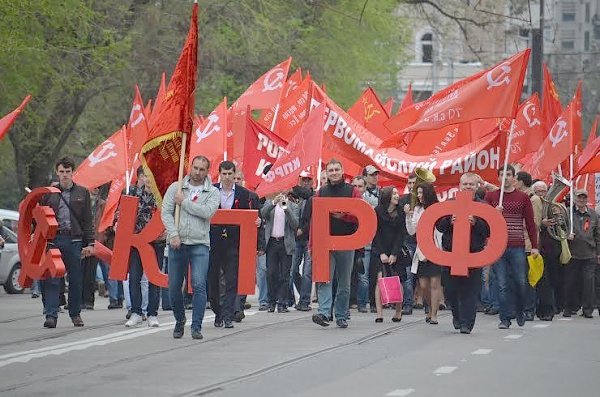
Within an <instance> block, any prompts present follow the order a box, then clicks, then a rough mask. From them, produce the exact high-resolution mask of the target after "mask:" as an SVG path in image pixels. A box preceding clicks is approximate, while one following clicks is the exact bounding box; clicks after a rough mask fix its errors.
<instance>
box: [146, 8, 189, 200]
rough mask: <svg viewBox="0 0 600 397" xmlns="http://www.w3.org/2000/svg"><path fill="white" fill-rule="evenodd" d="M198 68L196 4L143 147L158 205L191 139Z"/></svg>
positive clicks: (176, 174)
mask: <svg viewBox="0 0 600 397" xmlns="http://www.w3.org/2000/svg"><path fill="white" fill-rule="evenodd" d="M197 69H198V3H194V6H193V8H192V18H191V22H190V29H189V31H188V35H187V38H186V41H185V44H184V46H183V49H182V51H181V55H180V56H179V60H178V61H177V65H176V66H175V71H174V72H173V76H171V80H170V81H169V86H168V88H167V91H166V94H165V96H164V100H162V101H160V103H159V102H158V101H159V99H157V104H156V105H155V107H154V111H153V112H152V116H153V117H152V118H153V120H152V121H151V123H150V126H149V128H150V131H149V133H148V139H149V140H148V142H147V143H146V144H145V145H144V147H143V148H142V164H143V165H144V168H145V169H146V171H147V174H148V177H149V178H150V181H151V184H150V186H151V188H152V191H153V193H154V197H155V198H156V201H157V204H158V205H159V206H160V205H161V204H162V196H163V194H164V193H165V192H166V190H167V188H168V187H169V185H170V184H171V183H172V182H173V181H176V180H177V179H178V174H179V162H180V155H181V147H182V138H183V134H187V138H188V139H189V138H190V135H191V132H192V126H193V117H194V92H195V90H196V78H197ZM183 161H185V160H183Z"/></svg>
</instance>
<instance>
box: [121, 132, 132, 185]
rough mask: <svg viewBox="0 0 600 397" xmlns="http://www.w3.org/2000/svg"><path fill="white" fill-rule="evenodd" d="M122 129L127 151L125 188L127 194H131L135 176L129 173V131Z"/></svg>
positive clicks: (124, 146)
mask: <svg viewBox="0 0 600 397" xmlns="http://www.w3.org/2000/svg"><path fill="white" fill-rule="evenodd" d="M122 128H123V133H122V134H121V135H123V150H125V188H126V189H127V190H126V192H127V194H129V186H130V184H131V177H130V176H131V174H133V172H132V173H131V174H130V173H129V147H128V142H127V129H126V127H125V126H123V127H122Z"/></svg>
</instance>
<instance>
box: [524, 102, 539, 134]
mask: <svg viewBox="0 0 600 397" xmlns="http://www.w3.org/2000/svg"><path fill="white" fill-rule="evenodd" d="M535 113H536V108H535V105H534V104H533V103H528V104H527V105H525V107H524V108H523V117H525V120H527V124H529V127H530V128H531V127H533V126H534V125H541V124H542V123H540V120H539V119H538V118H537V117H535Z"/></svg>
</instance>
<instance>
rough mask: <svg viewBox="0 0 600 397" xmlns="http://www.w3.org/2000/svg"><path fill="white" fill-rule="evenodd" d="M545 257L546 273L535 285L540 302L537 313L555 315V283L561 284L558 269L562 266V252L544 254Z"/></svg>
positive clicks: (539, 314)
mask: <svg viewBox="0 0 600 397" xmlns="http://www.w3.org/2000/svg"><path fill="white" fill-rule="evenodd" d="M542 257H543V258H544V273H543V274H542V278H541V279H540V280H539V281H538V283H537V285H536V286H535V288H536V292H537V297H538V304H537V315H538V317H543V316H553V315H554V313H555V310H556V309H557V300H558V297H557V293H556V292H557V290H558V289H560V288H557V289H555V287H554V285H555V284H559V280H557V279H555V278H557V274H556V273H557V270H559V269H560V266H562V265H561V264H560V262H559V258H560V254H558V255H551V254H542Z"/></svg>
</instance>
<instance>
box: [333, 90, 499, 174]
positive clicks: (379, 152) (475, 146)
mask: <svg viewBox="0 0 600 397" xmlns="http://www.w3.org/2000/svg"><path fill="white" fill-rule="evenodd" d="M326 105H327V107H328V108H329V112H328V115H327V119H326V121H325V125H324V138H323V147H324V148H329V149H330V150H332V151H335V152H336V153H341V154H342V155H344V156H345V157H347V158H348V159H350V160H351V161H353V162H355V163H357V164H359V165H360V166H362V167H364V166H367V165H369V164H371V165H374V166H375V167H377V168H378V169H379V171H380V175H381V174H382V175H384V176H386V177H389V178H392V179H401V180H406V178H407V177H408V175H409V174H410V173H411V172H412V171H414V169H415V168H416V167H422V168H427V169H429V170H430V171H432V172H433V173H434V174H435V175H436V177H437V182H436V184H439V185H443V184H457V183H458V181H459V178H460V176H461V175H462V174H463V173H465V172H475V173H478V174H480V175H481V176H482V177H483V178H484V179H493V178H496V175H497V170H498V168H499V167H501V166H502V163H501V159H502V158H503V153H502V152H503V151H504V147H505V143H504V142H503V141H504V140H505V135H506V134H500V133H492V134H487V135H486V136H485V137H482V138H480V139H479V140H477V141H473V142H469V143H468V144H467V145H466V146H461V147H459V148H457V149H455V150H450V151H448V152H441V153H438V154H433V153H431V154H427V155H421V156H413V155H410V154H408V153H406V152H404V151H402V150H399V149H381V148H379V146H380V144H381V140H380V139H379V138H377V137H376V136H375V135H373V134H372V133H371V132H369V131H368V130H367V129H366V128H364V127H363V126H361V125H360V124H359V123H358V122H357V121H356V120H354V119H352V117H350V116H349V115H348V114H346V113H345V112H344V110H342V109H341V108H340V107H339V106H337V105H336V104H335V103H334V102H333V101H331V100H330V99H329V98H327V99H326Z"/></svg>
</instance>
